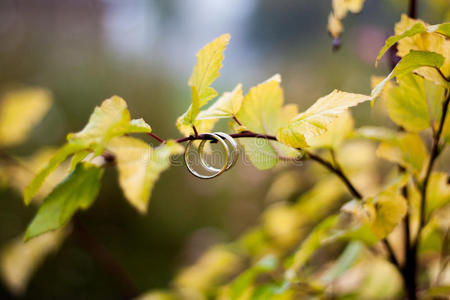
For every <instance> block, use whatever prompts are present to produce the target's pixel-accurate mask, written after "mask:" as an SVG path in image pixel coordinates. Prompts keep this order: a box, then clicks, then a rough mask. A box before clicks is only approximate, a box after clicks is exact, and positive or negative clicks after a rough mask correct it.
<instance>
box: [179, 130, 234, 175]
mask: <svg viewBox="0 0 450 300" xmlns="http://www.w3.org/2000/svg"><path fill="white" fill-rule="evenodd" d="M203 135H205V136H208V137H211V138H213V139H214V140H216V141H218V142H219V143H220V144H221V145H222V147H223V149H224V150H225V163H224V164H223V167H222V168H221V169H218V168H208V167H206V166H205V163H204V162H203V160H202V157H201V153H200V151H198V150H199V149H200V146H199V149H197V151H198V155H199V159H200V163H201V164H202V166H203V167H205V168H206V169H207V170H208V171H212V172H214V173H213V174H211V175H203V174H200V173H199V172H197V171H196V170H194V169H193V168H192V167H191V165H190V164H189V159H188V155H189V149H190V147H191V146H192V145H193V141H194V140H190V141H189V142H188V144H187V145H186V150H185V152H184V162H185V163H186V167H187V169H188V171H189V172H190V173H191V174H192V175H194V176H196V177H198V178H201V179H211V178H214V177H217V176H219V175H220V174H222V173H223V172H225V171H226V170H227V167H228V165H229V158H230V149H229V148H228V145H227V143H226V142H225V141H224V140H223V139H222V138H221V137H220V136H219V135H217V134H215V133H204V134H203ZM203 142H206V140H202V143H203ZM203 144H204V143H203ZM200 145H202V144H200ZM202 147H203V146H202Z"/></svg>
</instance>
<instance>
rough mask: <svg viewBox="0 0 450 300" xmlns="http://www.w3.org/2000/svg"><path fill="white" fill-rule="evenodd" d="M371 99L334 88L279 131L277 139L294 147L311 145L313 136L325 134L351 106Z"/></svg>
mask: <svg viewBox="0 0 450 300" xmlns="http://www.w3.org/2000/svg"><path fill="white" fill-rule="evenodd" d="M368 100H370V97H369V96H366V95H360V94H353V93H346V92H341V91H338V90H334V91H333V92H331V93H330V94H328V95H327V96H325V97H322V98H320V99H318V100H317V101H316V103H314V104H313V105H312V106H311V107H310V108H308V109H307V110H306V111H305V112H303V113H300V114H299V115H298V116H296V117H295V118H293V119H292V120H291V121H290V122H289V124H288V126H287V127H284V128H281V129H280V130H278V131H277V139H278V140H279V141H280V142H282V143H284V144H286V145H289V146H291V147H294V148H304V147H308V146H309V141H310V139H311V138H313V137H315V136H318V135H322V134H324V133H325V132H326V131H327V129H328V127H329V126H330V124H331V123H332V122H333V121H335V120H336V118H337V117H339V116H340V115H341V114H343V113H344V112H345V111H346V110H347V109H348V108H349V107H352V106H355V105H358V104H359V103H362V102H365V101H368Z"/></svg>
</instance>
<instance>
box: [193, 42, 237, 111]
mask: <svg viewBox="0 0 450 300" xmlns="http://www.w3.org/2000/svg"><path fill="white" fill-rule="evenodd" d="M229 41H230V35H229V34H224V35H221V36H219V37H218V38H216V39H215V40H214V41H212V42H211V43H209V44H207V45H206V46H205V47H203V48H202V49H201V50H200V51H199V52H198V53H197V64H196V65H195V67H194V71H193V72H192V75H191V78H190V79H189V86H191V87H195V88H196V90H197V92H198V97H199V99H200V107H201V106H203V105H205V104H206V103H207V102H208V101H209V100H211V99H212V98H214V97H215V96H217V92H216V91H215V90H214V89H213V88H211V87H210V85H211V84H212V83H213V82H214V80H216V79H217V77H219V75H220V74H219V70H220V68H222V60H223V58H224V56H223V53H224V51H225V48H226V46H227V45H228V42H229Z"/></svg>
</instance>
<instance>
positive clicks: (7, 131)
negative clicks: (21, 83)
mask: <svg viewBox="0 0 450 300" xmlns="http://www.w3.org/2000/svg"><path fill="white" fill-rule="evenodd" d="M51 103H52V99H51V95H50V92H49V91H48V90H46V89H41V88H27V89H21V90H17V91H13V92H9V93H6V94H5V95H4V96H3V97H2V100H1V101H0V147H5V146H14V145H17V144H20V143H22V142H23V141H24V140H25V139H26V138H27V136H28V134H29V133H30V131H31V130H32V129H33V126H35V125H36V124H37V123H38V122H39V121H40V120H41V119H42V117H43V116H44V115H45V114H46V113H47V111H48V109H49V108H50V105H51Z"/></svg>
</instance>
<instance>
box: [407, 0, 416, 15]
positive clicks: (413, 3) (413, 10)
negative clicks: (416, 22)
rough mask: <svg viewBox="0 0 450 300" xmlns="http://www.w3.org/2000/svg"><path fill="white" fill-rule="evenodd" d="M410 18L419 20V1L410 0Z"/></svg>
mask: <svg viewBox="0 0 450 300" xmlns="http://www.w3.org/2000/svg"><path fill="white" fill-rule="evenodd" d="M408 17H410V18H413V19H417V0H409V7H408Z"/></svg>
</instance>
